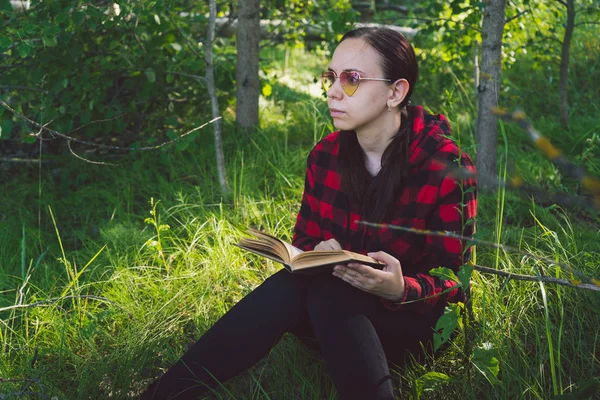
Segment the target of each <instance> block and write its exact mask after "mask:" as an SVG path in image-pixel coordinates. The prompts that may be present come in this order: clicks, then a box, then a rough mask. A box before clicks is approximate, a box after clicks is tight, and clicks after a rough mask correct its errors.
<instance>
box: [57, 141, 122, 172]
mask: <svg viewBox="0 0 600 400" xmlns="http://www.w3.org/2000/svg"><path fill="white" fill-rule="evenodd" d="M67 147H68V148H69V151H70V152H71V154H73V155H74V156H75V158H78V159H80V160H81V161H85V162H87V163H90V164H96V165H110V166H113V167H117V166H118V164H113V163H107V162H102V161H92V160H88V159H87V158H83V157H81V156H80V155H78V154H77V153H75V152H74V151H73V149H72V148H71V141H70V140H67Z"/></svg>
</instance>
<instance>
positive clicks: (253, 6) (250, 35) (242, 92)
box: [235, 0, 260, 129]
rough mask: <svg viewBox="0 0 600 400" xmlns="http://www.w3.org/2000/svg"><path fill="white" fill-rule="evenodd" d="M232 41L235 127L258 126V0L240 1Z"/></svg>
mask: <svg viewBox="0 0 600 400" xmlns="http://www.w3.org/2000/svg"><path fill="white" fill-rule="evenodd" d="M236 40H237V42H236V48H237V62H236V72H235V79H236V113H235V116H236V122H237V124H238V126H240V127H241V128H244V129H246V128H251V127H254V126H257V125H258V97H259V95H260V81H259V79H258V68H259V58H258V51H259V41H260V0H240V9H239V23H238V30H237V38H236Z"/></svg>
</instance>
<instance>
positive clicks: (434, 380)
mask: <svg viewBox="0 0 600 400" xmlns="http://www.w3.org/2000/svg"><path fill="white" fill-rule="evenodd" d="M448 382H450V377H449V376H448V375H446V374H443V373H441V372H428V373H426V374H425V375H422V376H421V377H420V378H418V379H417V380H416V381H415V391H416V394H417V396H416V397H417V399H419V398H421V396H422V395H423V392H434V391H436V390H438V389H439V388H440V386H442V385H443V384H444V383H448Z"/></svg>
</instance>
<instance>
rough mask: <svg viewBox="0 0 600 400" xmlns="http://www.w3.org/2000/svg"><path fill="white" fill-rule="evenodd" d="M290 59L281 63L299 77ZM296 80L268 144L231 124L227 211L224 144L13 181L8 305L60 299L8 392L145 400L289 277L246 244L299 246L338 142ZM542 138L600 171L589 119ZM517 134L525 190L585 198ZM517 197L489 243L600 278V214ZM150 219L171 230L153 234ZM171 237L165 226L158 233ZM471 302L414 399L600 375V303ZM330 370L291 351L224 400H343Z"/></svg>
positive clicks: (24, 338) (516, 164)
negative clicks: (248, 300)
mask: <svg viewBox="0 0 600 400" xmlns="http://www.w3.org/2000/svg"><path fill="white" fill-rule="evenodd" d="M278 57H279V58H277V59H276V60H275V61H276V62H279V63H282V60H281V55H279V56H278ZM301 57H304V58H306V59H307V60H308V62H304V61H302V60H301V59H300V58H301ZM275 61H274V62H275ZM322 62H323V60H322V59H321V58H319V57H309V56H307V55H305V54H303V53H301V52H299V51H293V52H291V53H290V55H289V58H288V64H287V65H288V72H287V74H288V75H285V76H289V77H298V75H301V76H300V77H298V78H297V79H298V80H297V82H304V81H306V82H308V83H307V84H309V85H310V84H311V83H310V82H311V81H309V78H307V77H309V76H311V74H313V75H314V73H315V72H316V71H319V70H320V69H322V68H321V64H322ZM281 68H283V67H281ZM282 76H284V75H282ZM286 79H287V78H286ZM286 79H282V80H281V81H278V80H277V79H273V81H272V82H271V84H272V93H271V94H270V95H269V96H267V97H266V98H265V99H264V101H265V103H264V104H265V107H264V108H263V111H262V112H261V125H262V128H261V129H260V130H258V131H256V132H252V133H250V134H248V135H246V134H244V133H241V132H238V131H237V130H236V129H235V127H234V124H233V123H232V122H231V121H230V120H226V121H225V123H224V130H225V132H224V140H225V148H226V156H227V171H228V179H229V182H230V185H231V188H232V194H231V196H229V197H223V196H221V194H220V193H219V190H218V185H217V184H216V183H215V182H216V170H215V167H214V159H213V147H212V144H211V141H210V132H209V131H206V132H203V135H204V136H201V137H198V138H197V139H195V141H194V142H193V144H192V145H190V147H189V148H188V149H187V150H186V151H176V150H175V149H172V148H167V149H165V150H164V151H159V152H153V153H141V154H133V155H131V156H128V157H123V158H122V159H119V160H118V162H119V164H120V165H119V167H117V168H114V167H106V166H102V167H100V166H96V165H91V164H85V163H82V162H80V161H78V160H75V159H73V158H72V157H67V158H62V159H59V160H58V161H57V162H56V163H57V165H55V166H53V167H52V168H46V167H44V169H43V170H42V181H41V182H38V181H37V171H36V170H34V169H30V170H29V171H23V172H22V176H21V177H20V178H19V179H17V180H15V181H12V182H7V183H4V186H3V189H4V190H3V191H1V192H0V200H1V201H2V204H3V205H4V210H5V211H4V212H3V213H2V214H1V218H0V235H1V237H2V238H3V240H1V241H0V263H1V264H0V270H1V272H2V279H1V285H2V286H0V308H4V307H12V306H15V305H27V304H32V303H35V302H38V301H44V300H48V299H57V301H55V302H53V303H51V304H50V303H49V304H44V305H40V306H36V307H30V308H12V309H10V310H7V311H3V312H0V338H1V345H2V351H1V352H0V377H3V378H9V379H15V380H19V379H21V381H15V382H0V393H1V394H5V393H17V392H19V391H20V390H21V389H22V388H23V385H24V384H25V383H28V384H30V386H29V389H27V390H29V392H28V393H29V395H31V396H35V395H33V394H31V393H40V392H41V391H42V390H43V391H44V393H45V394H47V395H51V396H58V397H59V398H61V399H62V398H66V399H70V398H73V399H74V398H108V397H112V398H134V397H135V396H136V395H137V394H139V392H140V391H141V390H142V389H143V388H144V387H145V386H146V385H147V384H148V383H149V382H150V381H151V380H152V379H153V378H155V377H156V376H159V375H160V374H161V373H163V372H164V370H165V369H166V368H168V366H169V365H171V364H173V363H174V362H175V361H176V360H177V359H178V358H179V357H180V356H181V355H182V354H183V352H184V351H185V350H186V348H187V346H188V345H190V344H191V343H193V342H194V341H195V340H196V339H197V338H198V337H199V336H200V335H202V333H203V332H204V331H206V329H208V327H210V326H211V325H212V324H213V323H214V322H215V321H216V320H217V319H218V318H219V317H220V316H221V315H223V314H224V313H225V312H226V311H227V310H228V309H229V308H230V307H231V306H232V305H233V304H235V303H236V302H237V301H239V300H240V299H241V298H242V297H243V296H244V295H246V294H247V293H249V292H250V291H251V290H253V289H254V288H255V287H256V286H258V285H259V284H260V283H261V282H262V281H263V280H264V279H265V278H266V277H268V276H269V275H271V274H272V273H273V272H275V271H277V270H278V269H279V268H280V267H279V266H278V265H275V264H274V263H272V262H270V261H265V260H264V259H262V258H258V257H254V256H250V255H248V254H247V253H244V252H243V251H242V250H240V249H238V248H237V247H235V246H233V243H235V242H236V241H237V240H238V239H239V237H241V235H243V233H244V231H245V229H246V228H248V227H250V226H257V227H261V228H263V229H265V230H267V231H270V232H272V233H274V234H276V235H278V236H281V237H282V238H285V239H290V235H291V230H292V227H293V224H294V222H295V216H296V213H297V210H298V207H299V202H300V196H301V193H302V188H303V183H304V169H305V166H306V157H307V155H308V152H309V150H310V148H311V147H312V146H313V145H314V144H315V143H316V142H317V141H318V140H319V139H320V138H322V137H323V136H324V135H326V134H327V133H329V132H330V131H331V130H332V126H331V122H330V120H329V118H328V116H327V113H326V106H325V103H324V101H323V99H322V98H321V97H319V96H318V95H317V96H315V95H314V94H313V93H312V92H310V93H306V92H304V91H302V90H298V87H296V86H292V85H291V84H290V81H289V80H286ZM294 82H296V81H294ZM451 91H452V92H455V93H457V95H456V96H454V97H452V98H451V101H449V102H447V103H444V104H435V105H430V108H432V109H433V110H434V111H437V112H443V113H445V114H447V115H448V117H449V119H450V121H451V123H452V126H453V128H454V133H455V135H457V136H459V137H460V143H461V146H462V147H463V149H465V151H467V152H468V153H469V154H471V155H474V152H475V150H474V147H473V144H474V138H473V129H474V115H475V114H474V109H473V104H472V99H471V100H469V97H468V96H469V94H468V90H466V89H465V85H463V84H461V83H460V82H459V81H458V80H457V81H456V86H455V87H453V88H451ZM578 124H581V125H578ZM537 127H538V128H539V129H540V130H542V131H543V132H547V134H548V136H549V137H551V138H552V140H553V142H555V143H556V144H557V146H560V147H561V148H562V149H563V150H564V151H565V153H566V154H568V155H569V157H570V158H572V159H575V160H579V161H580V162H581V163H585V164H586V167H588V169H589V170H590V171H592V172H593V171H597V170H598V167H599V166H598V164H597V159H596V158H594V154H598V153H596V151H597V149H595V148H592V147H590V146H587V147H586V145H585V143H587V142H586V141H585V139H584V133H585V132H592V131H593V130H594V129H596V127H597V122H596V121H595V120H592V119H589V120H582V121H579V122H577V121H574V128H573V131H576V132H577V134H572V133H569V132H564V131H563V130H561V129H559V128H558V125H557V124H556V121H555V120H552V117H548V120H547V121H546V120H542V121H540V124H539V125H538V126H537ZM505 133H506V140H504V141H503V142H502V143H501V145H500V151H501V153H502V154H503V155H504V156H503V158H502V159H501V161H502V162H503V163H505V164H502V165H503V167H504V166H506V171H507V174H508V175H510V174H512V173H515V172H516V173H519V174H520V175H522V176H523V177H524V179H525V180H526V181H527V182H529V183H531V184H536V185H539V186H541V187H544V188H547V189H548V190H563V191H575V190H578V189H577V186H576V184H575V183H573V182H565V181H564V178H562V175H561V174H560V173H559V172H558V171H557V170H556V169H555V167H554V166H552V164H551V163H550V162H549V161H547V160H545V159H544V158H543V156H542V155H541V154H537V153H536V152H535V151H534V150H533V149H532V147H531V145H530V144H529V142H528V141H527V139H526V137H525V135H523V134H522V133H520V132H519V130H518V129H517V128H516V127H512V126H510V125H506V126H505ZM580 156H581V157H580ZM584 156H585V157H584ZM578 157H580V158H579V159H578ZM594 160H596V163H593V161H594ZM590 162H591V164H590ZM40 185H41V187H42V196H41V198H39V197H38V195H37V194H38V189H39V187H40ZM500 195H501V197H498V196H497V194H496V193H492V194H480V197H479V209H478V215H479V217H478V232H479V233H478V235H480V237H481V238H483V239H486V240H490V241H496V240H497V241H499V242H501V243H507V244H510V245H513V246H516V247H519V248H521V249H524V250H527V251H529V252H531V253H533V254H539V255H543V256H546V257H548V256H549V257H554V258H555V259H556V261H560V262H564V263H568V264H570V265H572V266H573V267H574V268H576V269H578V270H580V271H582V272H584V273H586V274H588V275H590V276H595V277H598V276H599V274H600V272H599V271H598V265H600V256H599V254H600V231H599V229H598V217H597V216H595V215H593V214H590V213H587V212H582V211H580V210H566V209H562V208H560V207H557V206H553V205H548V204H537V203H536V200H537V199H533V200H534V201H532V200H531V199H528V198H526V197H524V196H522V195H521V194H519V193H515V192H511V191H507V192H506V193H504V192H501V193H500ZM151 198H152V199H154V204H155V205H156V207H153V205H152V204H150V203H149V201H150V199H151ZM499 205H501V206H502V207H500V206H499ZM153 208H154V215H151V214H150V211H151V210H153ZM7 210H10V211H7ZM13 210H18V212H12V211H13ZM38 210H41V221H40V223H39V224H38ZM50 210H52V215H53V216H54V221H53V219H52V217H51V215H50ZM149 217H151V218H156V224H153V223H151V222H145V219H146V218H149ZM160 225H165V227H164V229H162V230H157V226H160ZM166 225H168V228H167V227H166ZM59 237H60V240H61V243H62V244H59ZM104 246H106V248H105V249H104V250H102V251H101V249H103V247H104ZM63 252H64V255H63ZM96 254H98V255H97V257H96V258H94V256H95V255H96ZM90 261H92V262H90ZM477 262H478V263H479V264H482V265H488V266H496V265H497V267H498V268H500V269H502V270H506V271H511V272H514V273H521V274H528V275H535V274H538V273H544V274H546V275H551V276H557V277H563V278H571V277H570V276H569V275H568V274H567V273H565V272H564V271H561V270H559V269H557V268H555V267H549V266H547V265H543V264H542V263H540V262H539V261H536V260H535V259H534V258H528V257H522V256H519V255H514V254H507V253H504V252H498V253H497V252H496V251H495V250H494V249H486V248H485V247H482V246H479V248H478V249H477ZM88 263H89V265H88ZM86 265H87V267H86ZM542 289H543V291H542ZM542 293H545V300H544V297H543V294H542ZM472 295H473V301H472V304H473V309H474V314H475V320H474V321H472V322H471V324H470V325H469V326H467V327H463V328H462V330H461V331H460V332H459V333H458V334H457V335H456V336H455V337H454V339H453V340H452V341H451V343H450V344H449V345H448V346H447V348H446V349H445V350H444V351H443V352H440V353H438V354H436V355H435V358H434V359H432V360H429V362H427V363H426V364H424V365H420V364H414V365H411V366H410V367H409V368H407V369H406V370H405V371H403V372H402V373H400V372H398V371H396V372H394V376H395V382H396V385H397V387H398V388H399V389H400V390H401V392H402V397H401V398H409V397H411V396H413V394H414V388H415V382H416V381H417V379H419V378H420V377H421V376H423V375H424V374H425V373H427V372H432V371H435V372H443V373H445V374H447V375H448V376H450V379H451V381H450V383H448V384H445V385H443V386H442V387H441V388H439V389H437V390H431V391H429V392H427V391H426V392H424V394H423V396H422V398H431V399H456V398H463V397H466V398H491V399H495V398H498V399H513V398H539V399H545V398H551V397H552V396H553V394H554V393H555V392H558V393H561V392H563V391H569V390H571V389H572V388H573V386H574V385H576V384H577V383H579V382H581V381H582V380H585V379H587V378H589V377H591V376H597V375H598V374H600V367H599V364H600V363H599V360H598V345H599V341H600V337H599V334H598V328H597V327H598V326H599V325H600V311H599V310H600V300H599V297H598V295H597V294H596V293H594V292H588V291H581V290H575V289H571V288H563V287H559V286H553V285H550V284H545V285H544V286H543V287H542V286H540V284H539V283H537V282H536V283H532V282H518V281H513V280H506V279H504V278H500V277H497V276H492V275H483V274H479V273H475V274H474V276H473V287H472ZM68 296H80V298H78V299H77V298H73V297H68ZM85 296H96V297H98V298H92V297H85ZM465 332H468V333H469V335H466V334H465ZM465 340H472V341H473V346H479V345H486V346H490V347H491V348H493V349H494V351H495V354H496V357H497V358H498V360H499V364H500V376H499V379H500V382H501V383H500V384H499V385H495V386H492V384H490V383H489V381H488V380H487V379H485V377H483V376H482V375H481V374H480V373H479V372H478V371H477V370H476V369H475V368H474V367H473V364H472V362H471V358H470V357H471V354H465V353H464V349H465V346H464V342H465ZM325 371H326V370H325V367H324V364H323V360H322V359H321V358H320V356H319V355H318V354H316V353H313V352H310V351H308V350H307V349H305V348H304V347H303V346H301V345H300V344H299V343H298V342H297V341H296V340H295V339H294V338H292V337H287V336H286V337H284V339H283V340H282V341H281V342H280V343H279V344H278V345H277V346H276V347H275V348H274V349H273V351H272V352H271V353H270V354H269V355H268V356H267V357H265V359H263V360H262V361H261V362H260V363H259V365H257V366H256V367H255V368H253V369H251V370H250V371H249V372H248V373H245V374H242V375H241V376H239V377H237V378H235V379H233V380H231V381H230V382H227V383H225V384H224V386H223V387H222V388H220V389H218V390H217V392H216V393H215V394H212V395H210V396H208V397H209V398H223V399H225V398H256V399H258V398H260V399H266V398H272V399H280V398H284V399H288V398H289V399H307V398H314V399H333V398H336V395H335V389H334V387H333V385H332V383H331V380H330V379H329V377H328V376H327V374H326V372H325ZM27 379H29V380H30V381H27Z"/></svg>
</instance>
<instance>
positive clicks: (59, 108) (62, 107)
mask: <svg viewBox="0 0 600 400" xmlns="http://www.w3.org/2000/svg"><path fill="white" fill-rule="evenodd" d="M58 111H60V113H61V114H66V113H67V109H66V107H65V106H64V105H62V106H60V107H58Z"/></svg>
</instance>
